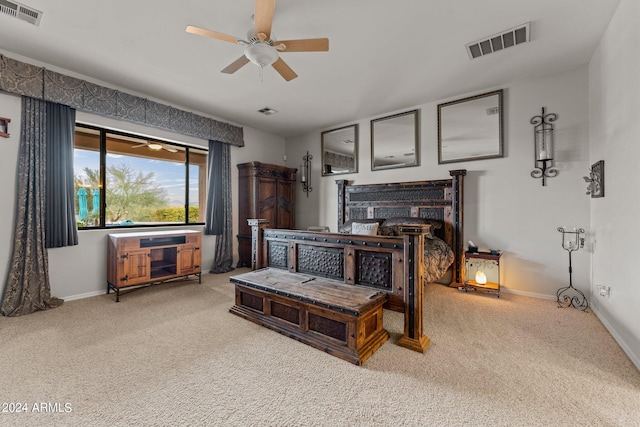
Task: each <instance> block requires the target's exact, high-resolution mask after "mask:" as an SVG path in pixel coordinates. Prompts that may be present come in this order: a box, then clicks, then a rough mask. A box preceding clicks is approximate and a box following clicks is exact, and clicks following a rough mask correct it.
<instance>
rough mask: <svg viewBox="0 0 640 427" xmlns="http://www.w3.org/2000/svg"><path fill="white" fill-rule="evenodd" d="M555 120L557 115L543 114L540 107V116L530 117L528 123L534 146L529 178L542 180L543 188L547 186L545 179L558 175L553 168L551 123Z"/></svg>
mask: <svg viewBox="0 0 640 427" xmlns="http://www.w3.org/2000/svg"><path fill="white" fill-rule="evenodd" d="M556 120H558V115H557V114H555V113H549V114H545V112H544V107H542V114H540V115H539V116H533V117H531V121H530V122H531V124H532V125H533V135H534V145H535V163H534V168H535V169H534V170H532V171H531V176H532V177H533V178H542V185H543V186H545V185H547V184H546V178H551V177H554V176H556V175H558V170H557V169H555V168H554V167H553V123H554V122H555V121H556Z"/></svg>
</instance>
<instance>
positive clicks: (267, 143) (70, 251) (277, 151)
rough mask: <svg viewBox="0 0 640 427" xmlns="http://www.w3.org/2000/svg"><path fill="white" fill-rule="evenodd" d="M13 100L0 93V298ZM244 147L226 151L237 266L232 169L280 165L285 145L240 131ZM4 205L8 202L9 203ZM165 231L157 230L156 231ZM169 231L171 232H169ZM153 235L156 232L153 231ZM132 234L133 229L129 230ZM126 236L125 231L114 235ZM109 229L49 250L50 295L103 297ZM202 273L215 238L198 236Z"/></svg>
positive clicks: (145, 130) (16, 115)
mask: <svg viewBox="0 0 640 427" xmlns="http://www.w3.org/2000/svg"><path fill="white" fill-rule="evenodd" d="M20 110H21V100H20V97H19V96H15V95H10V94H6V93H4V92H0V116H1V117H9V118H11V123H10V128H9V130H10V134H11V136H10V138H9V139H8V140H4V139H3V140H2V141H1V142H2V149H3V151H2V156H0V159H1V160H0V162H1V163H0V180H1V181H2V182H3V185H2V186H0V200H2V201H7V202H6V203H4V202H3V203H1V204H0V217H1V218H2V221H0V277H1V278H2V283H0V293H1V292H2V290H3V289H4V285H5V281H6V277H7V272H8V268H9V263H10V262H11V251H12V247H13V246H12V242H13V232H14V229H13V227H14V225H13V218H14V214H15V213H14V210H15V177H16V166H17V159H18V148H19V137H20V115H21V113H20ZM76 119H77V121H79V122H83V123H88V124H93V125H98V126H103V127H107V128H113V129H118V130H122V131H125V132H131V133H135V134H139V135H153V136H155V137H158V138H162V139H167V140H172V141H178V142H182V143H186V144H189V145H192V146H203V147H206V146H207V145H208V142H207V141H205V140H201V139H198V138H192V137H185V136H182V135H178V134H174V133H171V132H166V131H161V130H159V129H154V128H149V127H146V126H141V125H136V124H133V123H129V122H123V121H118V120H114V119H110V118H106V117H101V116H96V115H91V114H87V113H82V112H78V113H77V117H76ZM244 141H245V147H232V149H231V163H232V170H231V174H232V193H233V194H232V199H233V212H234V219H233V237H234V251H233V252H234V257H235V258H236V259H235V262H237V241H236V239H235V236H236V235H237V234H238V219H237V215H238V214H237V206H238V169H237V168H236V167H235V165H236V164H237V163H243V162H248V161H252V160H259V161H262V162H268V163H276V164H283V156H284V151H285V141H284V139H283V138H281V137H279V136H274V135H271V134H267V133H265V132H262V131H259V130H256V129H253V128H248V127H244ZM9 201H10V202H9ZM184 228H185V229H194V230H203V228H204V227H203V226H189V227H184ZM162 229H167V228H158V229H157V230H162ZM171 229H175V228H171ZM154 230H156V229H154ZM132 231H133V230H132ZM118 232H126V230H118ZM108 233H109V230H81V231H79V236H78V240H79V244H78V245H77V246H71V247H65V248H55V249H49V251H48V255H49V274H50V280H51V293H52V295H54V296H56V297H59V298H64V299H74V298H81V297H86V296H91V295H97V294H100V293H104V292H105V290H106V286H107V285H106V274H107V273H106V271H107V264H106V259H107V240H106V239H107V238H106V235H107V234H108ZM202 246H203V249H202V269H203V271H205V272H206V271H208V270H209V268H210V266H211V264H212V263H213V258H214V247H215V237H214V236H203V244H202Z"/></svg>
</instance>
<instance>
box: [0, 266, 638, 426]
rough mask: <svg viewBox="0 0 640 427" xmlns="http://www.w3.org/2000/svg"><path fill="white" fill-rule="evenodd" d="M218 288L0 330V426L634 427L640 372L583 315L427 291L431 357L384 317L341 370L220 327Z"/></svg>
mask: <svg viewBox="0 0 640 427" xmlns="http://www.w3.org/2000/svg"><path fill="white" fill-rule="evenodd" d="M243 271H247V270H236V271H235V272H234V273H232V274H239V273H241V272H243ZM227 277H228V275H204V276H203V283H202V284H198V283H197V280H196V281H190V282H188V283H186V284H183V283H177V282H176V283H171V284H163V285H160V286H155V287H151V288H145V289H143V290H138V291H135V292H133V293H131V294H128V295H124V296H123V297H122V299H121V302H120V303H118V304H116V303H115V302H114V298H113V295H110V296H107V295H104V296H97V297H93V298H87V299H84V300H77V301H71V302H67V303H65V304H64V305H63V306H61V307H59V308H56V309H53V310H49V311H46V312H39V313H35V314H31V315H28V316H23V317H19V318H0V340H1V341H0V349H1V350H0V357H1V359H2V363H1V365H0V366H1V369H2V373H1V375H0V395H1V396H2V399H1V400H2V402H3V407H2V408H0V409H1V410H3V411H7V410H9V409H11V408H10V405H8V403H11V402H12V403H19V404H20V405H19V407H20V408H22V409H25V407H26V412H22V413H13V414H10V413H6V412H2V413H0V425H6V426H8V425H12V426H53V425H55V426H183V425H185V426H201V425H203V426H208V425H214V426H215V425H224V426H245V425H256V426H261V425H277V426H373V425H385V426H397V425H406V426H427V425H429V426H458V425H465V426H474V425H478V426H485V425H486V426H552V425H566V426H576V425H585V426H586V425H593V426H638V425H640V373H639V372H638V370H637V369H636V368H635V367H634V366H633V364H632V363H631V361H630V360H629V359H628V358H627V357H626V356H625V354H624V353H623V351H622V350H621V349H620V347H619V346H618V345H617V344H616V342H615V341H614V340H613V339H612V337H611V336H610V335H609V334H608V333H607V331H606V330H605V328H604V327H603V326H602V324H601V323H600V322H599V321H598V319H597V318H596V316H595V315H593V314H592V313H583V312H581V311H578V310H575V309H570V308H563V309H560V308H557V307H556V304H555V303H554V302H552V301H544V300H536V299H532V298H526V297H520V296H514V295H509V294H503V295H502V296H501V298H496V297H495V296H492V295H486V294H480V293H468V294H467V293H461V292H459V291H457V290H456V289H451V288H447V287H444V286H441V285H429V286H427V290H426V313H425V332H426V334H427V335H429V337H430V338H431V340H432V344H431V347H430V348H429V349H428V350H427V351H426V352H425V353H424V354H421V353H416V352H413V351H410V350H407V349H405V348H401V347H399V346H397V345H396V344H395V342H396V341H397V340H398V338H399V337H400V334H401V332H402V329H403V326H402V325H403V323H402V322H403V320H402V315H401V314H398V313H394V312H390V311H385V319H384V320H385V322H384V323H385V327H386V328H387V330H388V331H389V332H390V333H391V340H390V341H388V342H387V343H385V344H384V345H383V346H382V347H381V348H380V349H379V350H378V351H377V352H376V353H375V354H374V355H373V356H372V357H371V358H370V359H369V360H368V361H367V362H366V363H365V364H364V366H363V367H357V366H355V365H352V364H350V363H347V362H344V361H342V360H340V359H337V358H335V357H333V356H330V355H328V354H326V353H323V352H321V351H319V350H316V349H314V348H311V347H308V346H306V345H304V344H301V343H299V342H297V341H295V340H292V339H290V338H287V337H285V336H283V335H280V334H278V333H276V332H273V331H271V330H268V329H265V328H262V327H260V326H258V325H255V324H253V323H251V322H249V321H246V320H244V319H241V318H239V317H237V316H234V315H232V314H230V313H229V312H228V309H229V307H231V305H232V304H233V285H232V284H230V283H229V282H228V280H227ZM42 403H44V406H42V405H41V404H42ZM24 404H26V405H24ZM34 406H35V408H34ZM12 408H13V409H14V410H15V409H16V406H15V405H14V406H13V407H12ZM36 409H39V410H40V412H38V411H37V410H36Z"/></svg>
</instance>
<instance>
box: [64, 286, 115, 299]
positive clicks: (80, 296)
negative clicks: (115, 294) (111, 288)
mask: <svg viewBox="0 0 640 427" xmlns="http://www.w3.org/2000/svg"><path fill="white" fill-rule="evenodd" d="M106 293H107V291H106V289H103V290H101V291H93V292H87V293H84V294H77V295H71V296H68V297H63V298H62V299H63V300H65V301H73V300H77V299H84V298H89V297H95V296H98V295H104V294H106Z"/></svg>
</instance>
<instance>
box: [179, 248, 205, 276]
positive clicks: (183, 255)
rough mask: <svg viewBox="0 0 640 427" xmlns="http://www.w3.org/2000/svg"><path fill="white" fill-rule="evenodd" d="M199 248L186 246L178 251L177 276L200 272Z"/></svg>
mask: <svg viewBox="0 0 640 427" xmlns="http://www.w3.org/2000/svg"><path fill="white" fill-rule="evenodd" d="M200 259H201V255H200V248H199V247H197V246H192V245H187V246H183V247H181V248H180V250H179V251H178V274H193V273H199V272H200Z"/></svg>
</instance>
